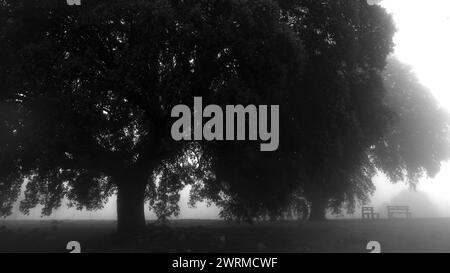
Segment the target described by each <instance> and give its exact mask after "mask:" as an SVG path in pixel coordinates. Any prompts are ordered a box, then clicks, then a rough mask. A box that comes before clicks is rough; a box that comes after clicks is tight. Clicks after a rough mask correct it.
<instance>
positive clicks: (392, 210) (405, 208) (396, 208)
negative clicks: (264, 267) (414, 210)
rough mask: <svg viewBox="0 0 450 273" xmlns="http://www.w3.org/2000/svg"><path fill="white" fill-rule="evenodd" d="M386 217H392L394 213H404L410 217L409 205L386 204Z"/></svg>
mask: <svg viewBox="0 0 450 273" xmlns="http://www.w3.org/2000/svg"><path fill="white" fill-rule="evenodd" d="M387 210H388V218H393V217H394V214H395V213H397V214H404V215H405V216H406V218H411V212H410V211H409V206H387Z"/></svg>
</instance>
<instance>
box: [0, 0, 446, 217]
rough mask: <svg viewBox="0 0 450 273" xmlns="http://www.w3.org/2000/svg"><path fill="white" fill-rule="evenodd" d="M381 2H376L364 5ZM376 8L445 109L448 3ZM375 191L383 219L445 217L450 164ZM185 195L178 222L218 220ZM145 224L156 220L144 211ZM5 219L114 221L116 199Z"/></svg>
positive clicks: (419, 1)
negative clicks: (397, 212) (395, 214)
mask: <svg viewBox="0 0 450 273" xmlns="http://www.w3.org/2000/svg"><path fill="white" fill-rule="evenodd" d="M369 2H380V1H373V0H372V1H369ZM380 4H381V5H382V6H383V7H385V8H386V9H387V10H388V12H390V13H392V14H393V17H394V20H395V23H396V25H397V33H396V36H395V39H394V41H395V43H396V47H395V53H394V54H395V55H396V56H397V57H398V58H399V59H400V60H401V61H403V62H405V63H407V64H409V65H411V66H412V67H413V69H414V71H415V72H416V74H417V76H418V78H419V79H420V81H421V83H422V84H423V85H425V86H426V87H428V88H429V89H430V90H431V92H432V93H433V94H434V96H435V97H436V98H437V99H438V101H439V102H440V104H441V105H442V106H443V107H445V108H446V109H449V110H450V82H449V75H448V72H449V68H448V65H449V64H450V50H449V49H450V1H448V0H408V1H401V0H384V1H381V2H380ZM374 184H375V186H376V189H377V190H376V192H375V194H374V195H373V197H372V204H371V206H373V207H375V209H376V211H377V212H380V216H381V217H386V216H387V212H386V205H389V204H395V205H409V206H410V208H411V211H412V217H416V218H417V217H450V198H448V196H450V163H444V165H443V166H442V168H441V172H440V173H439V174H438V175H437V176H436V177H435V178H434V179H422V180H421V181H420V183H419V184H418V185H417V188H416V192H413V191H410V190H409V186H408V185H407V184H406V183H397V184H391V183H390V182H388V180H387V179H386V178H385V177H384V176H383V175H382V174H379V175H377V176H376V177H375V178H374ZM188 192H189V189H185V190H184V191H183V193H182V196H181V200H180V216H179V218H180V219H193V218H195V219H218V218H219V217H218V213H219V210H218V209H217V208H216V207H215V206H210V207H208V206H207V205H206V204H205V203H199V204H197V206H196V208H190V207H188V204H187V203H188V199H189V197H188ZM146 217H147V219H148V220H151V219H155V218H156V217H155V215H154V214H153V213H152V212H150V211H149V210H148V208H147V209H146ZM353 217H354V218H359V217H360V212H359V210H358V209H357V210H356V212H355V214H354V215H338V216H331V215H329V216H328V218H329V219H333V218H340V219H342V218H353ZM7 219H10V220H22V219H30V220H31V219H73V220H81V219H86V220H88V219H89V220H93V219H96V220H97V219H98V220H115V219H116V198H115V197H111V198H110V199H109V202H108V203H107V205H106V206H105V208H104V209H103V210H100V211H93V212H89V211H77V210H76V209H75V208H72V209H68V208H67V206H66V205H65V204H63V206H62V207H61V208H60V209H59V210H57V211H55V212H54V213H53V214H52V215H51V216H49V217H44V218H41V215H40V207H37V208H35V209H33V210H31V212H30V215H28V216H26V215H23V214H22V213H20V212H19V211H18V204H16V206H15V207H14V209H13V214H12V215H11V216H9V217H8V218H7Z"/></svg>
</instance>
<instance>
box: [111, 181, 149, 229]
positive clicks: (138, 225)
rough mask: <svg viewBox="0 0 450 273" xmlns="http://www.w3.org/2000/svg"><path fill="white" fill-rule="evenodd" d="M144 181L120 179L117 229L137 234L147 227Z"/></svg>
mask: <svg viewBox="0 0 450 273" xmlns="http://www.w3.org/2000/svg"><path fill="white" fill-rule="evenodd" d="M127 182H128V183H127ZM145 186H146V184H145V183H143V182H142V181H132V180H131V179H130V180H129V181H120V182H119V183H118V185H117V231H118V232H119V233H121V234H136V233H139V232H142V231H143V230H144V228H145V214H144V194H145Z"/></svg>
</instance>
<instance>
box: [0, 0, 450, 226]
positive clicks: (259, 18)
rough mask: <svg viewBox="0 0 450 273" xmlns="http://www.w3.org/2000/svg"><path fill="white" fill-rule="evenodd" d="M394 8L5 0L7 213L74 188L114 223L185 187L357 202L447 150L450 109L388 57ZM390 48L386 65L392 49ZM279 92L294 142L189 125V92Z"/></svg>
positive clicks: (207, 195)
mask: <svg viewBox="0 0 450 273" xmlns="http://www.w3.org/2000/svg"><path fill="white" fill-rule="evenodd" d="M394 31H395V28H394V25H393V22H392V18H391V17H390V16H389V15H388V14H387V13H386V11H385V10H384V9H382V8H380V7H379V6H371V5H368V4H367V3H366V1H357V0H355V1H346V0H333V1H332V0H321V1H317V0H278V1H275V0H247V1H242V0H218V1H209V0H201V1H198V0H113V1H111V0H108V1H88V0H86V1H83V3H82V5H81V6H67V5H66V4H65V2H64V1H59V0H46V1H37V0H33V1H32V0H26V1H25V0H15V1H9V0H4V1H1V2H0V45H1V48H2V50H1V52H0V166H1V168H0V215H4V216H5V215H8V214H9V213H10V211H11V208H12V205H13V204H14V202H16V201H17V198H18V196H19V193H20V188H21V185H22V183H23V181H24V179H25V178H27V181H28V182H27V185H26V190H25V199H24V200H23V201H22V202H21V210H22V211H23V212H25V213H27V212H28V211H29V210H30V209H31V208H33V207H35V206H37V205H43V210H42V213H43V214H44V215H48V214H51V212H52V211H53V210H54V209H56V208H58V207H59V206H61V200H63V199H68V200H69V201H70V203H69V204H70V205H72V206H76V207H77V208H80V209H81V208H87V209H100V208H102V206H103V205H104V204H105V202H106V201H107V200H108V197H110V196H111V195H112V194H117V197H118V198H117V213H118V214H117V215H118V229H119V231H123V232H132V231H136V230H139V229H142V228H143V227H144V225H145V218H144V202H146V201H148V203H149V204H150V207H151V209H154V210H155V212H156V213H157V214H158V216H160V217H161V219H164V218H166V217H168V216H170V215H174V214H175V215H176V214H177V213H178V211H179V208H178V201H179V194H180V191H181V190H182V189H183V188H185V187H186V186H188V185H189V186H191V203H192V204H195V203H196V202H197V201H201V200H206V201H208V202H211V203H214V204H216V205H218V206H219V207H221V209H222V212H221V213H222V216H223V217H224V218H229V219H239V220H251V219H255V218H258V217H261V216H264V215H270V216H272V217H276V216H277V215H280V214H281V213H283V212H285V211H286V209H287V208H288V207H291V208H292V206H294V207H295V206H297V207H299V206H302V207H303V205H302V204H304V202H305V200H306V202H307V204H308V206H310V210H311V213H310V218H311V219H323V218H324V215H325V211H326V210H327V209H329V208H332V209H334V210H335V211H338V210H340V209H341V208H343V205H345V206H346V207H347V209H349V210H350V211H351V210H352V209H353V208H354V207H355V204H357V203H358V202H364V201H366V200H367V199H368V197H369V196H370V193H371V192H372V191H373V190H374V187H373V184H372V182H371V178H372V176H373V175H374V174H375V173H376V172H377V171H383V172H385V173H386V174H388V176H389V177H390V178H391V180H392V181H399V180H406V179H407V180H408V181H410V182H411V183H415V182H417V180H418V178H419V177H420V176H421V175H422V174H424V173H425V174H428V175H430V176H432V175H434V174H436V173H437V171H438V170H439V167H440V162H441V161H442V160H444V159H447V158H448V157H449V142H448V141H449V140H448V136H449V132H448V129H449V118H448V116H447V113H445V112H444V111H443V110H442V109H440V108H439V107H438V106H437V104H436V102H435V101H434V100H433V98H432V97H431V96H430V95H429V93H428V92H427V90H424V88H423V87H421V86H420V85H419V84H418V82H417V80H415V79H414V78H413V74H412V73H411V72H410V70H409V69H407V68H405V67H404V66H402V64H400V63H399V62H397V61H396V60H389V62H388V60H387V57H388V55H389V54H390V53H391V51H392V48H393V43H392V36H393V34H394ZM388 63H389V65H388V66H387V69H386V65H387V64H388ZM194 96H201V97H202V98H203V102H204V103H205V104H211V103H214V104H218V105H222V106H223V105H226V104H234V105H235V104H244V105H246V104H271V105H273V104H278V105H280V146H279V148H278V150H277V151H275V152H270V153H269V152H260V151H259V144H258V143H254V142H246V141H239V142H237V141H236V142H214V141H213V142H200V141H197V142H176V141H174V140H173V139H172V138H171V135H170V127H171V124H172V122H173V119H172V118H171V117H170V111H171V109H172V107H173V106H175V105H177V104H180V103H182V104H187V105H192V103H193V97H194Z"/></svg>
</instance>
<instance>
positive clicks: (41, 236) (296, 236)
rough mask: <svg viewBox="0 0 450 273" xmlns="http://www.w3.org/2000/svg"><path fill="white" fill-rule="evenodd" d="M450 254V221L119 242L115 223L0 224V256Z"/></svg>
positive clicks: (300, 225)
mask: <svg viewBox="0 0 450 273" xmlns="http://www.w3.org/2000/svg"><path fill="white" fill-rule="evenodd" d="M69 241H78V242H80V244H81V247H82V252H296V253H297V252H300V253H302V252H368V250H366V244H367V243H368V242H369V241H378V242H380V244H381V251H382V252H450V219H447V218H442V219H437V218H436V219H434V218H433V219H408V220H406V219H392V220H387V219H381V220H329V221H326V222H317V223H313V222H294V221H292V222H289V221H286V222H276V223H273V222H264V223H256V224H232V223H225V222H223V221H216V220H175V221H172V222H170V224H169V226H168V227H162V226H155V225H154V224H153V223H151V222H149V223H148V227H147V231H146V233H145V234H143V235H140V236H136V237H133V238H121V237H118V236H117V235H116V234H115V222H114V221H70V220H67V221H0V252H68V250H66V244H67V242H69Z"/></svg>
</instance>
